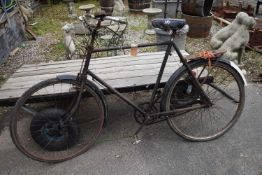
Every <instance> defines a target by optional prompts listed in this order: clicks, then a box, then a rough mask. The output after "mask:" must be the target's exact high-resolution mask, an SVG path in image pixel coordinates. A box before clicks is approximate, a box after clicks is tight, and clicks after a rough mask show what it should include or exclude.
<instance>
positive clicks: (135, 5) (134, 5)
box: [128, 0, 151, 12]
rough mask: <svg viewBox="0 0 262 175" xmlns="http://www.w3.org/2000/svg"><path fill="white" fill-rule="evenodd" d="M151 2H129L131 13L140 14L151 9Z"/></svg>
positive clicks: (141, 0) (142, 0) (148, 0)
mask: <svg viewBox="0 0 262 175" xmlns="http://www.w3.org/2000/svg"><path fill="white" fill-rule="evenodd" d="M150 2H151V0H128V7H129V11H131V12H138V11H142V10H143V9H145V8H149V7H150Z"/></svg>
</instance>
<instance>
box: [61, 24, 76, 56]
mask: <svg viewBox="0 0 262 175" xmlns="http://www.w3.org/2000/svg"><path fill="white" fill-rule="evenodd" d="M62 29H63V30H64V46H65V50H66V58H67V59H72V57H73V56H74V55H75V52H76V47H75V43H74V40H73V37H72V35H73V34H74V25H73V24H66V25H64V26H63V27H62Z"/></svg>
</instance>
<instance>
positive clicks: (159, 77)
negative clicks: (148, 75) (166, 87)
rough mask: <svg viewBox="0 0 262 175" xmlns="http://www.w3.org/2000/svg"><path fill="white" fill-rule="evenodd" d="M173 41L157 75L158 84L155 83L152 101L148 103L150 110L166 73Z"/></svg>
mask: <svg viewBox="0 0 262 175" xmlns="http://www.w3.org/2000/svg"><path fill="white" fill-rule="evenodd" d="M172 43H173V42H172V40H170V42H169V45H168V47H167V49H166V53H165V57H164V59H163V61H162V64H161V68H160V70H159V73H158V77H157V80H156V84H155V87H154V90H153V92H152V95H151V99H150V102H149V105H148V109H149V111H150V109H151V108H152V106H153V105H154V102H155V96H156V93H157V90H158V87H159V84H160V82H161V79H162V76H163V73H164V70H165V67H166V63H167V60H168V57H169V55H170V52H171V48H172Z"/></svg>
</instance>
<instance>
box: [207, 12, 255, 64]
mask: <svg viewBox="0 0 262 175" xmlns="http://www.w3.org/2000/svg"><path fill="white" fill-rule="evenodd" d="M255 23H256V22H255V20H254V19H253V18H252V17H249V16H248V14H246V13H244V12H240V13H238V14H237V16H236V18H235V19H234V20H233V22H232V23H231V24H230V25H228V26H227V27H224V28H223V29H221V30H219V31H218V32H217V33H216V34H215V35H214V36H213V37H212V38H211V43H210V44H211V47H212V49H222V50H226V53H225V54H224V57H225V58H227V59H229V60H232V61H236V60H238V62H239V63H240V60H241V57H242V55H243V53H244V51H245V46H246V45H247V43H248V41H249V29H251V28H253V27H254V25H255Z"/></svg>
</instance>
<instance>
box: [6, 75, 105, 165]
mask: <svg viewBox="0 0 262 175" xmlns="http://www.w3.org/2000/svg"><path fill="white" fill-rule="evenodd" d="M77 87H78V82H77V81H76V80H69V79H65V80H61V79H58V78H54V79H49V80H46V81H42V82H40V83H38V84H36V85H34V86H33V87H31V88H30V89H28V90H27V91H26V92H25V93H24V94H23V95H22V96H21V98H19V100H18V101H17V103H16V105H15V108H14V111H13V115H12V117H11V122H10V132H11V137H12V140H13V142H14V144H15V145H16V147H17V148H18V149H19V150H20V151H21V152H22V153H24V154H25V155H26V156H28V157H30V158H32V159H34V160H38V161H42V162H49V163H56V162H62V161H65V160H69V159H71V158H74V157H76V156H78V155H80V154H82V153H84V152H85V151H87V150H88V149H89V148H90V146H91V145H92V144H93V143H94V142H95V140H96V138H97V137H98V136H99V134H100V132H101V130H102V128H103V123H104V110H105V109H104V106H103V103H102V101H101V99H100V98H99V95H98V94H97V93H96V91H95V89H94V87H92V86H90V85H88V84H86V86H85V92H84V94H83V95H82V97H81V101H80V103H79V106H78V108H77V111H76V112H75V113H74V114H73V115H71V116H70V120H68V121H66V119H65V116H67V114H68V112H69V111H70V109H71V108H72V107H73V105H74V103H75V102H76V98H77V96H78V90H77Z"/></svg>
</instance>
